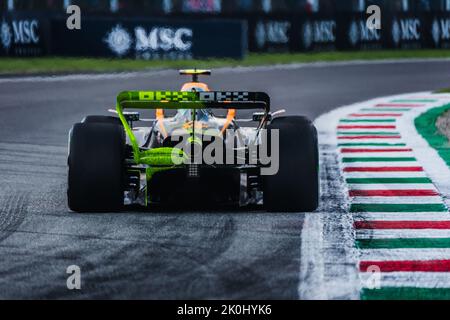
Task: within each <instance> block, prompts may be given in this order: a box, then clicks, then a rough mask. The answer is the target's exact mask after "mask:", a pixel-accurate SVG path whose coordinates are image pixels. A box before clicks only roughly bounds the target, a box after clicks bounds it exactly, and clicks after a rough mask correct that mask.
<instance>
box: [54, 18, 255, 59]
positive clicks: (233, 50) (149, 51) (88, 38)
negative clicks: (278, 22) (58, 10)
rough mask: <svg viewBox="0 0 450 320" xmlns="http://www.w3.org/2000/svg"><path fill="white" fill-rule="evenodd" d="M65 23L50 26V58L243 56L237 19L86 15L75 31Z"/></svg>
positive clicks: (243, 34) (243, 29) (242, 29)
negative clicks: (101, 16)
mask: <svg viewBox="0 0 450 320" xmlns="http://www.w3.org/2000/svg"><path fill="white" fill-rule="evenodd" d="M65 24H66V20H65V19H63V18H59V19H53V20H52V22H51V38H52V46H51V51H52V53H53V54H55V55H63V56H67V55H71V56H94V57H129V58H143V59H192V58H212V57H218V58H234V59H242V58H243V57H244V56H245V54H246V52H247V37H248V36H247V24H246V22H244V21H241V20H236V21H232V20H221V19H204V20H174V19H165V18H154V19H117V18H98V17H97V18H94V17H87V18H84V19H83V21H82V26H81V30H69V29H67V28H66V27H65Z"/></svg>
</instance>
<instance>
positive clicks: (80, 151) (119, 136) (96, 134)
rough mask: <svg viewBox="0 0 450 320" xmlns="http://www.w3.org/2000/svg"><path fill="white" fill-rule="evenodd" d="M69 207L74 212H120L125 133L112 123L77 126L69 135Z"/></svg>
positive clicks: (122, 191)
mask: <svg viewBox="0 0 450 320" xmlns="http://www.w3.org/2000/svg"><path fill="white" fill-rule="evenodd" d="M68 165H69V174H68V189H67V198H68V205H69V208H70V209H71V210H72V211H75V212H105V211H120V210H121V209H122V207H123V200H124V194H123V193H124V172H125V170H124V168H125V133H124V131H123V128H122V127H121V126H119V125H117V124H111V123H77V124H75V125H74V127H73V128H72V130H71V131H70V134H69V159H68Z"/></svg>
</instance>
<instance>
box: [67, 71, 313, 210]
mask: <svg viewBox="0 0 450 320" xmlns="http://www.w3.org/2000/svg"><path fill="white" fill-rule="evenodd" d="M180 73H181V74H182V75H188V76H191V77H192V81H191V82H188V83H185V84H184V85H183V87H182V89H181V91H127V92H122V93H120V94H119V95H118V97H117V103H116V108H115V109H114V110H110V111H111V112H114V113H115V114H116V116H87V117H86V118H84V119H83V120H82V121H81V122H80V123H77V124H75V125H74V126H73V127H72V129H71V130H70V134H69V158H68V166H69V172H68V189H67V196H68V205H69V208H70V209H71V210H72V211H75V212H106V211H120V210H122V209H123V208H124V206H125V205H141V206H145V207H149V206H152V205H153V204H161V205H168V206H172V205H185V204H190V205H194V206H196V205H199V206H203V205H233V206H241V207H242V206H249V205H263V206H264V208H265V209H266V210H268V211H272V212H309V211H314V210H315V209H316V208H317V207H318V203H319V177H318V171H319V164H318V162H319V160H318V142H317V132H316V129H315V127H314V125H313V124H312V122H311V121H310V120H308V119H307V118H305V117H303V116H281V115H280V114H281V113H283V112H276V113H270V98H269V96H268V95H267V94H266V93H262V92H246V91H226V92H214V91H210V90H209V88H208V85H207V84H205V83H201V82H199V81H198V77H199V76H200V75H210V74H211V72H210V71H209V70H182V71H180ZM152 109H153V110H155V111H156V117H155V119H144V118H142V115H141V113H143V112H148V111H146V110H152ZM252 109H253V110H255V109H261V111H260V112H255V113H253V114H252V117H251V118H249V119H242V120H238V119H236V112H237V111H239V112H243V113H248V110H252ZM136 110H139V111H140V112H141V113H139V112H137V111H136ZM216 110H217V111H218V112H214V113H213V111H216ZM170 112H171V113H173V114H172V115H171V116H168V115H166V113H170ZM220 112H222V113H224V114H223V116H218V115H215V114H217V113H220ZM226 112H227V114H226V115H225V113H226ZM138 123H139V124H141V123H143V124H145V123H150V125H147V126H144V125H143V126H136V124H138ZM240 124H247V125H246V126H241V125H240Z"/></svg>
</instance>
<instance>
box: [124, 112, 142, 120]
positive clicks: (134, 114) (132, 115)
mask: <svg viewBox="0 0 450 320" xmlns="http://www.w3.org/2000/svg"><path fill="white" fill-rule="evenodd" d="M123 115H124V116H125V119H127V121H128V122H136V121H139V119H140V114H139V112H124V113H123Z"/></svg>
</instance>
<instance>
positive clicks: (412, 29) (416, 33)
mask: <svg viewBox="0 0 450 320" xmlns="http://www.w3.org/2000/svg"><path fill="white" fill-rule="evenodd" d="M420 38H421V36H420V20H419V19H401V20H394V22H393V24H392V41H393V42H394V44H395V45H399V44H400V43H401V42H402V41H419V40H420Z"/></svg>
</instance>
